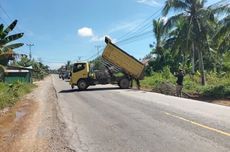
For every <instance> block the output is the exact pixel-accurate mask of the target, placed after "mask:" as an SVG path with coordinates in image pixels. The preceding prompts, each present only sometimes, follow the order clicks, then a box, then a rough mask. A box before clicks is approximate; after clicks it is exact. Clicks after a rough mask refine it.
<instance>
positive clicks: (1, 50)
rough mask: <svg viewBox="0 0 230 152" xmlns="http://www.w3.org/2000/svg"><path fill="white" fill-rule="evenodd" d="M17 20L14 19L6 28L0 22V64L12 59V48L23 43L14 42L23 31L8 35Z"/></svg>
mask: <svg viewBox="0 0 230 152" xmlns="http://www.w3.org/2000/svg"><path fill="white" fill-rule="evenodd" d="M16 24H17V20H14V21H13V22H12V23H11V24H10V25H9V26H8V27H7V28H5V29H4V25H3V24H0V64H2V65H7V63H8V61H9V60H13V59H14V52H13V49H15V48H18V47H21V46H23V43H14V44H12V41H15V40H17V39H19V38H21V37H22V36H23V33H17V34H13V35H8V34H9V33H10V32H11V31H12V30H13V29H14V28H15V26H16Z"/></svg>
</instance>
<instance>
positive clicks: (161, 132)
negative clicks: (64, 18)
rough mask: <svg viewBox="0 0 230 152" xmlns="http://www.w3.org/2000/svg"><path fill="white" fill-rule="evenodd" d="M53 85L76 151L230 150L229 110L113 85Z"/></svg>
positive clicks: (228, 108)
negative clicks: (75, 87) (78, 87)
mask: <svg viewBox="0 0 230 152" xmlns="http://www.w3.org/2000/svg"><path fill="white" fill-rule="evenodd" d="M52 81H53V85H54V88H55V90H56V93H57V98H58V100H57V102H58V106H59V113H60V114H59V115H60V116H61V117H62V119H63V120H64V122H65V124H66V130H65V136H66V138H67V140H68V141H69V144H70V148H71V149H72V150H74V151H77V152H78V151H79V152H195V151H197V152H206V151H207V152H229V151H230V107H225V106H220V105H215V104H209V103H205V102H200V101H194V100H188V99H182V98H177V97H172V96H166V95H162V94H157V93H151V92H145V91H139V90H132V89H126V90H121V89H119V88H118V87H116V86H112V85H104V86H103V85H99V86H94V87H89V89H88V90H87V91H78V90H77V89H74V90H72V89H70V86H69V84H68V82H66V81H63V80H61V79H59V78H58V77H57V76H55V75H53V76H52Z"/></svg>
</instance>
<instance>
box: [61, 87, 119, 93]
mask: <svg viewBox="0 0 230 152" xmlns="http://www.w3.org/2000/svg"><path fill="white" fill-rule="evenodd" d="M118 89H120V88H119V87H117V88H114V87H111V88H89V89H87V90H83V91H81V90H78V89H68V90H62V91H59V93H72V92H86V91H106V90H118Z"/></svg>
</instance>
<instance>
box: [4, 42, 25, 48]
mask: <svg viewBox="0 0 230 152" xmlns="http://www.w3.org/2000/svg"><path fill="white" fill-rule="evenodd" d="M23 45H24V43H15V44H10V45H7V46H4V48H9V49H16V48H19V47H21V46H23Z"/></svg>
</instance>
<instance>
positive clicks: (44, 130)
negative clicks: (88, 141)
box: [0, 77, 71, 152]
mask: <svg viewBox="0 0 230 152" xmlns="http://www.w3.org/2000/svg"><path fill="white" fill-rule="evenodd" d="M37 85H38V87H37V88H36V89H35V90H34V91H33V92H32V93H30V94H28V95H27V96H25V97H24V98H22V99H21V100H20V101H19V102H17V104H16V105H15V106H14V107H12V108H10V109H9V110H8V111H7V112H1V114H0V147H1V151H7V152H20V151H22V152H27V151H28V152H31V151H36V152H40V151H42V152H43V151H71V149H68V148H67V147H68V146H67V145H68V143H67V142H66V141H65V139H64V138H63V131H64V128H65V125H64V123H62V121H61V120H60V118H59V117H58V115H57V111H58V110H57V109H58V106H57V97H56V92H55V89H54V87H53V83H52V78H51V77H47V78H46V79H45V80H43V81H40V82H38V83H37Z"/></svg>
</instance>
